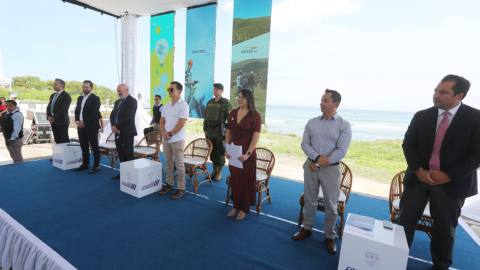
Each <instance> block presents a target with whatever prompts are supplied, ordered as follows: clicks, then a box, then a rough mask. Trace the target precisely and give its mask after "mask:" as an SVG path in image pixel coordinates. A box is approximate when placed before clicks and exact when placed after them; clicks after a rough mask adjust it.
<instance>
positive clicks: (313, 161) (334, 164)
mask: <svg viewBox="0 0 480 270" xmlns="http://www.w3.org/2000/svg"><path fill="white" fill-rule="evenodd" d="M310 161H311V162H312V163H315V160H312V159H310ZM336 165H340V161H337V162H335V163H332V164H330V166H336Z"/></svg>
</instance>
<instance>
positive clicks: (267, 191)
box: [265, 187, 272, 203]
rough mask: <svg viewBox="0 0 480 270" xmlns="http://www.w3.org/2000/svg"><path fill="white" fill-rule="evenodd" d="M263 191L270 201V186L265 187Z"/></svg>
mask: <svg viewBox="0 0 480 270" xmlns="http://www.w3.org/2000/svg"><path fill="white" fill-rule="evenodd" d="M265 193H266V194H267V196H268V201H269V202H270V203H272V196H270V187H267V190H266V191H265Z"/></svg>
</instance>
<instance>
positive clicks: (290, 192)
mask: <svg viewBox="0 0 480 270" xmlns="http://www.w3.org/2000/svg"><path fill="white" fill-rule="evenodd" d="M161 158H162V162H164V161H163V156H161ZM102 164H104V165H107V162H106V161H102ZM210 165H211V164H210ZM116 168H119V165H118V164H117V165H116ZM117 173H118V171H116V170H111V169H110V168H107V167H104V166H102V167H101V170H100V172H98V173H97V174H94V175H89V174H88V171H86V170H85V171H81V172H74V171H62V170H59V169H57V168H53V167H52V164H51V163H50V162H49V161H48V159H46V160H40V161H33V162H27V163H22V164H16V165H8V166H2V167H0V175H2V176H4V177H2V179H1V180H0V182H1V184H2V185H1V186H2V188H1V192H0V208H2V209H3V210H4V211H6V212H7V213H8V214H10V215H11V216H12V217H13V218H14V219H16V220H17V221H18V222H19V223H20V224H22V225H23V226H25V227H26V228H27V229H28V230H30V231H31V232H32V233H33V234H35V235H36V236H37V237H38V238H39V239H40V240H42V241H43V242H45V243H46V244H47V245H48V246H50V247H51V248H52V249H54V250H55V251H57V252H58V253H59V254H60V255H61V256H63V257H64V258H65V259H66V260H67V261H69V262H70V263H71V264H72V265H73V266H75V267H77V268H78V269H159V268H166V269H249V268H256V269H337V267H338V260H339V254H340V252H338V253H337V255H335V256H332V255H330V254H328V253H327V251H326V249H325V244H324V236H323V234H322V233H319V232H314V234H313V236H312V237H309V238H307V239H304V240H302V241H293V240H291V236H292V235H293V234H294V233H295V232H296V231H298V229H299V228H298V227H297V226H296V225H294V224H291V223H289V222H286V221H282V220H278V219H275V218H272V217H268V216H264V215H261V216H256V214H255V213H254V212H252V213H251V214H250V215H247V217H246V218H245V220H243V221H239V222H237V221H235V219H234V218H227V217H226V214H227V213H228V211H230V209H231V206H225V204H224V203H221V202H225V197H226V189H227V185H226V184H225V178H226V177H227V176H228V174H229V172H228V168H224V169H223V175H224V179H223V181H220V182H214V185H213V186H210V184H208V183H205V184H203V185H201V186H200V187H199V188H198V193H199V194H200V195H202V196H194V195H192V194H190V193H187V194H186V195H185V196H184V197H183V198H181V199H179V200H172V199H170V196H169V195H163V196H162V195H158V194H156V193H155V194H151V195H149V196H146V197H143V198H141V199H137V198H135V197H133V196H130V195H128V194H126V193H123V192H121V191H120V189H119V182H118V180H111V179H110V177H111V176H113V175H116V174H117ZM164 179H165V175H164ZM201 179H203V177H202V176H201ZM353 184H354V185H355V174H354V178H353ZM270 189H271V195H272V201H273V203H272V204H269V203H268V201H265V202H264V204H263V206H262V209H261V211H262V213H265V214H268V215H272V216H276V217H279V218H281V219H285V220H288V221H292V222H294V223H296V222H297V221H298V215H299V211H300V205H299V197H300V194H301V193H302V192H303V184H301V183H297V182H293V181H287V180H282V179H277V178H273V179H271V180H270ZM187 190H188V191H191V192H193V186H192V184H191V183H190V182H189V181H187ZM171 194H173V192H171V193H170V195H171ZM203 196H205V197H203ZM206 197H207V198H206ZM252 210H255V209H254V207H252ZM347 211H348V212H353V213H357V214H360V215H367V216H371V217H374V218H376V219H379V220H384V219H388V218H389V217H388V202H387V201H385V200H380V199H374V198H369V197H365V196H361V195H357V194H352V195H351V196H350V200H349V202H348V205H347ZM323 218H324V215H323V213H321V212H318V213H317V215H316V219H315V228H317V229H319V230H323V227H324V221H323ZM336 243H337V245H338V246H339V249H341V243H342V241H341V240H340V239H336ZM429 246H430V239H429V238H428V236H427V235H426V234H425V233H422V232H418V233H417V234H416V237H415V241H414V243H413V246H412V249H411V251H410V255H411V256H413V257H416V258H419V259H420V260H418V259H413V258H410V259H409V261H408V269H430V267H431V265H430V264H429V263H426V262H423V261H422V260H425V261H431V257H430V252H429ZM339 251H340V250H339ZM479 254H480V248H479V247H478V245H477V244H476V243H475V242H474V241H473V240H472V239H471V238H470V236H469V235H468V234H467V233H466V232H465V231H464V230H463V228H461V227H460V226H459V227H458V228H457V236H456V243H455V251H454V264H453V265H452V267H454V268H457V269H480V262H479Z"/></svg>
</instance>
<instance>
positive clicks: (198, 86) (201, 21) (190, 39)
mask: <svg viewBox="0 0 480 270" xmlns="http://www.w3.org/2000/svg"><path fill="white" fill-rule="evenodd" d="M216 17H217V4H216V3H215V4H211V5H208V6H201V7H194V8H189V9H188V10H187V37H186V53H185V61H186V63H185V100H186V101H187V103H188V105H189V106H190V117H193V118H203V117H204V114H205V106H206V105H207V102H208V100H210V99H211V98H212V97H213V72H214V62H215V21H216Z"/></svg>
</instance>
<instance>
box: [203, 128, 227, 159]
mask: <svg viewBox="0 0 480 270" xmlns="http://www.w3.org/2000/svg"><path fill="white" fill-rule="evenodd" d="M207 139H208V140H210V141H211V142H212V153H211V154H210V160H211V161H212V163H213V165H216V166H221V167H223V165H225V149H224V148H223V141H224V140H225V137H223V136H221V135H212V136H210V135H209V134H208V132H207Z"/></svg>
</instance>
